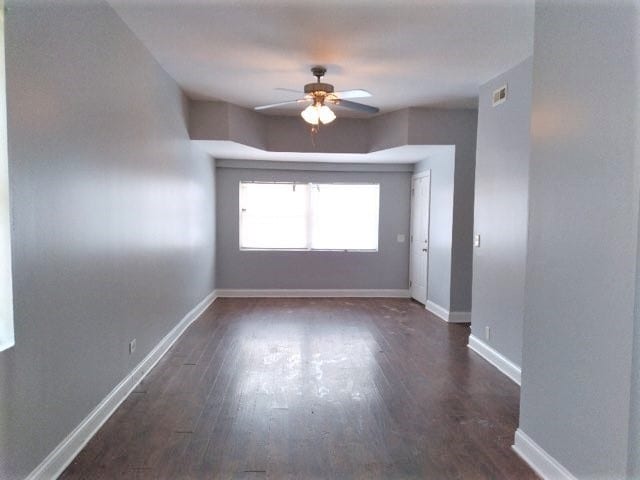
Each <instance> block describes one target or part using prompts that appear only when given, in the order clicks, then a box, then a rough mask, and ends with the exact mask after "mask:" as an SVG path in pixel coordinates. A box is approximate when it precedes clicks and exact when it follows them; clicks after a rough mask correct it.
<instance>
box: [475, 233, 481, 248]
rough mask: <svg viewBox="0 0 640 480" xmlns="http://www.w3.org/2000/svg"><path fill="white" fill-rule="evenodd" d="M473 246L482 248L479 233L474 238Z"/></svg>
mask: <svg viewBox="0 0 640 480" xmlns="http://www.w3.org/2000/svg"><path fill="white" fill-rule="evenodd" d="M473 246H474V247H479V246H480V234H479V233H476V234H475V235H474V236H473Z"/></svg>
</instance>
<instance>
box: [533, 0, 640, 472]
mask: <svg viewBox="0 0 640 480" xmlns="http://www.w3.org/2000/svg"><path fill="white" fill-rule="evenodd" d="M637 29H638V11H637V3H635V6H634V3H633V2H609V3H607V2H604V3H592V2H588V3H585V4H581V3H580V4H579V3H576V2H569V3H564V2H557V1H554V0H538V1H536V6H535V37H534V59H533V94H532V119H531V123H532V125H531V133H532V136H531V139H532V147H531V162H530V171H529V178H530V182H529V234H528V245H527V264H526V282H525V288H526V295H525V316H524V336H523V338H524V344H523V352H522V389H521V400H520V429H521V431H522V432H524V433H525V434H526V435H528V437H529V438H531V439H532V440H533V441H534V442H535V443H537V445H538V446H539V447H540V448H542V449H543V450H544V451H545V452H546V453H547V454H549V455H550V456H551V457H553V458H555V460H557V461H558V462H559V463H560V464H562V465H563V466H564V467H565V468H566V469H568V470H569V471H570V472H571V473H572V474H573V475H574V476H575V477H577V478H625V476H626V474H627V465H628V458H627V456H628V452H629V451H630V450H629V449H628V441H629V438H630V437H629V424H630V418H629V417H630V407H631V405H630V384H631V378H632V371H631V358H632V338H633V324H634V302H635V294H636V292H635V284H636V282H635V280H636V264H637V251H638V250H637V247H638V245H637V243H638V204H639V198H638V185H637V174H638V171H637V151H636V150H635V148H636V146H637V135H638V117H637V108H636V105H637V100H638V91H639V88H640V86H639V82H638V76H637V69H638V61H639V60H638V59H639V56H638V52H637V47H638V45H637V43H636V40H637V38H638V37H637ZM612 85H615V88H611V86H612ZM602 92H607V94H606V95H602V94H601V93H602Z"/></svg>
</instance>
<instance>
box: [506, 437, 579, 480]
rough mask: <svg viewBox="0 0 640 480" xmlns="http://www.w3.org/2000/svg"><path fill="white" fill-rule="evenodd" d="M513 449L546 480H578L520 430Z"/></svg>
mask: <svg viewBox="0 0 640 480" xmlns="http://www.w3.org/2000/svg"><path fill="white" fill-rule="evenodd" d="M511 448H513V449H514V450H515V452H516V453H517V454H518V455H520V457H521V458H522V459H523V460H524V461H525V462H527V463H528V464H529V466H530V467H531V468H533V469H534V470H535V471H536V473H537V474H538V475H540V476H541V477H542V478H543V479H545V480H577V479H576V477H575V476H574V475H573V474H571V472H570V471H569V470H567V469H566V468H565V467H564V466H563V465H562V464H561V463H560V462H558V461H557V460H556V459H555V458H553V457H552V456H551V455H549V454H548V453H547V452H546V451H545V450H544V449H543V448H542V447H541V446H540V445H538V444H537V443H536V442H534V441H533V440H532V439H531V437H529V435H527V434H526V433H524V432H523V431H522V430H520V429H518V430H516V437H515V442H514V444H513V446H512V447H511Z"/></svg>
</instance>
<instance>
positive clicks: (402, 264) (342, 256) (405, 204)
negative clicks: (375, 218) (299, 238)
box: [216, 161, 411, 290]
mask: <svg viewBox="0 0 640 480" xmlns="http://www.w3.org/2000/svg"><path fill="white" fill-rule="evenodd" d="M234 163H235V164H237V166H238V167H240V165H242V167H241V168H226V167H218V168H217V169H216V170H217V172H216V175H217V188H216V194H217V205H218V211H217V222H218V227H217V237H218V238H217V243H216V244H217V246H218V250H217V287H218V288H220V289H401V290H406V289H407V288H408V285H409V243H408V242H406V241H405V242H403V243H399V242H398V241H397V238H396V237H397V235H398V234H402V235H405V238H408V234H409V215H410V177H411V173H409V172H406V171H405V172H402V171H398V172H375V171H372V172H366V171H331V170H330V166H329V167H328V168H329V170H327V171H318V170H299V169H296V170H293V169H291V170H286V169H268V170H267V169H260V168H248V167H247V166H246V165H244V164H245V163H250V162H241V161H238V162H231V161H226V162H225V163H224V164H226V165H233V164H234ZM221 164H222V162H221ZM345 166H346V165H340V167H341V168H342V169H344V167H345ZM358 170H359V169H358ZM240 181H274V182H292V181H295V182H300V183H304V182H328V183H331V182H346V183H348V182H356V183H358V182H376V183H380V237H379V250H378V251H377V252H335V251H311V252H307V251H304V252H291V251H241V250H240V248H239V214H238V209H239V184H240Z"/></svg>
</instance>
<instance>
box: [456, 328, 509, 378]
mask: <svg viewBox="0 0 640 480" xmlns="http://www.w3.org/2000/svg"><path fill="white" fill-rule="evenodd" d="M467 346H468V347H469V348H470V349H471V350H473V351H474V352H476V353H477V354H478V355H480V356H481V357H482V358H484V359H485V360H486V361H487V362H489V363H490V364H491V365H493V366H494V367H496V368H497V369H498V370H500V371H501V372H502V373H504V374H505V375H506V376H507V377H509V378H510V379H511V380H513V381H514V382H516V383H517V384H518V385H520V377H521V372H520V366H519V365H516V364H515V363H513V362H512V361H511V360H509V359H508V358H507V357H505V356H504V355H502V354H501V353H500V352H498V351H497V350H495V349H494V348H492V347H490V346H489V345H487V344H486V343H484V342H483V341H482V340H480V339H479V338H478V337H476V336H474V335H473V334H471V335H469V344H468V345H467Z"/></svg>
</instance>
